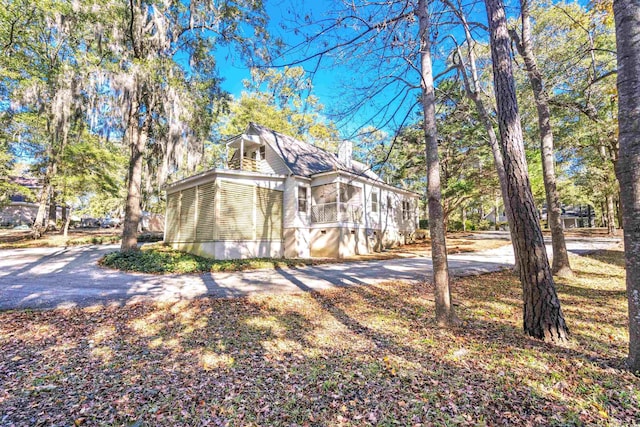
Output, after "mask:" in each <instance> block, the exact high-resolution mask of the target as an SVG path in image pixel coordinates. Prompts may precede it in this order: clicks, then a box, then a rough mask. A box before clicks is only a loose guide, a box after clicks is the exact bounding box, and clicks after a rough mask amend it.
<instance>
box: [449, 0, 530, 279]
mask: <svg viewBox="0 0 640 427" xmlns="http://www.w3.org/2000/svg"><path fill="white" fill-rule="evenodd" d="M445 2H446V4H448V5H449V7H450V8H451V9H452V10H453V11H454V13H455V14H456V16H457V17H458V19H459V20H460V23H461V24H462V27H463V28H464V33H465V40H466V42H467V59H468V60H469V71H470V76H469V75H468V73H467V69H466V68H467V67H466V65H465V63H464V59H463V57H462V53H461V52H460V49H458V57H459V58H460V64H459V66H458V69H459V70H460V72H461V74H462V81H463V83H464V88H465V92H466V94H467V97H468V98H469V99H471V101H473V103H474V105H475V106H476V110H477V111H478V117H479V118H480V122H481V123H482V126H483V127H484V129H485V131H486V132H487V137H488V139H489V147H491V154H492V155H493V164H494V166H495V168H496V173H497V174H498V182H499V183H500V195H501V196H502V202H503V204H504V210H505V214H506V215H507V221H508V222H509V224H511V223H513V214H512V213H511V207H510V206H509V203H507V178H506V172H505V170H504V162H503V160H502V153H501V152H500V143H499V142H498V137H497V136H496V131H495V129H494V128H493V122H492V120H491V116H490V115H489V112H488V109H487V107H486V106H485V104H484V102H483V101H482V98H481V88H480V79H479V78H478V67H477V64H476V57H475V54H474V51H473V44H474V41H473V37H472V35H471V29H470V28H469V23H468V22H467V18H466V17H465V15H464V13H463V12H462V10H461V8H459V7H456V6H455V5H453V4H452V3H451V2H450V1H449V0H445ZM469 77H471V81H469ZM494 228H495V230H496V231H497V230H498V229H499V226H498V208H497V207H496V209H495V218H494ZM514 256H518V254H514ZM517 272H518V262H517V261H516V263H515V266H514V273H516V274H517Z"/></svg>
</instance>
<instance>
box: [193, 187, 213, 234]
mask: <svg viewBox="0 0 640 427" xmlns="http://www.w3.org/2000/svg"><path fill="white" fill-rule="evenodd" d="M215 197H216V183H215V182H210V183H208V184H204V185H199V186H198V224H196V240H197V241H198V242H208V241H212V240H213V239H214V237H213V236H214V232H215V224H216V221H215V212H216V209H215Z"/></svg>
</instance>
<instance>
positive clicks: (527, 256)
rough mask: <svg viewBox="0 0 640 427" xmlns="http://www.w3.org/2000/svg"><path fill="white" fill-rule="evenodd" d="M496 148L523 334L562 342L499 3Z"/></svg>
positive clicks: (494, 42)
mask: <svg viewBox="0 0 640 427" xmlns="http://www.w3.org/2000/svg"><path fill="white" fill-rule="evenodd" d="M485 5H486V8H487V17H488V20H489V30H490V41H491V57H492V60H493V61H492V62H493V79H494V90H495V95H496V106H497V113H498V127H499V129H500V142H501V144H500V148H501V152H502V157H503V161H504V168H505V172H506V181H507V196H508V197H507V201H508V204H509V206H510V207H511V212H512V213H513V216H514V217H513V222H512V224H510V225H511V227H510V228H511V240H512V242H513V247H514V251H515V253H516V254H517V255H516V260H517V262H518V268H519V275H520V281H521V283H522V290H523V300H524V310H523V326H524V331H525V333H527V334H528V335H531V336H532V337H535V338H539V339H544V340H545V341H549V342H563V341H566V339H567V337H568V329H567V326H566V323H565V321H564V316H563V315H562V309H561V307H560V301H559V299H558V296H557V294H556V288H555V285H554V283H553V275H552V274H551V268H550V266H549V260H548V258H547V252H546V249H545V246H544V240H543V237H542V230H541V229H540V223H539V222H538V215H537V210H536V207H535V203H534V201H533V195H532V193H531V185H530V183H529V176H528V170H527V161H526V157H525V152H524V141H523V137H522V128H521V125H520V115H519V113H518V102H517V99H516V89H515V82H514V79H513V64H512V61H511V44H510V38H509V33H508V30H507V20H506V17H505V12H504V4H503V3H502V0H486V1H485Z"/></svg>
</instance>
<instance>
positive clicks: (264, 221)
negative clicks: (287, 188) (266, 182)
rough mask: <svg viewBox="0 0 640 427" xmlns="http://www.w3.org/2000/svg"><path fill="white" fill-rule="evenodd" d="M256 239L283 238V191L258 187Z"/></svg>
mask: <svg viewBox="0 0 640 427" xmlns="http://www.w3.org/2000/svg"><path fill="white" fill-rule="evenodd" d="M256 239H259V240H280V239H282V191H277V190H270V189H268V188H260V187H257V188H256Z"/></svg>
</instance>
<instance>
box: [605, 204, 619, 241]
mask: <svg viewBox="0 0 640 427" xmlns="http://www.w3.org/2000/svg"><path fill="white" fill-rule="evenodd" d="M605 200H606V202H607V203H606V207H607V234H609V235H610V236H615V234H616V214H615V207H614V203H613V195H611V194H607V195H606V197H605Z"/></svg>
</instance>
